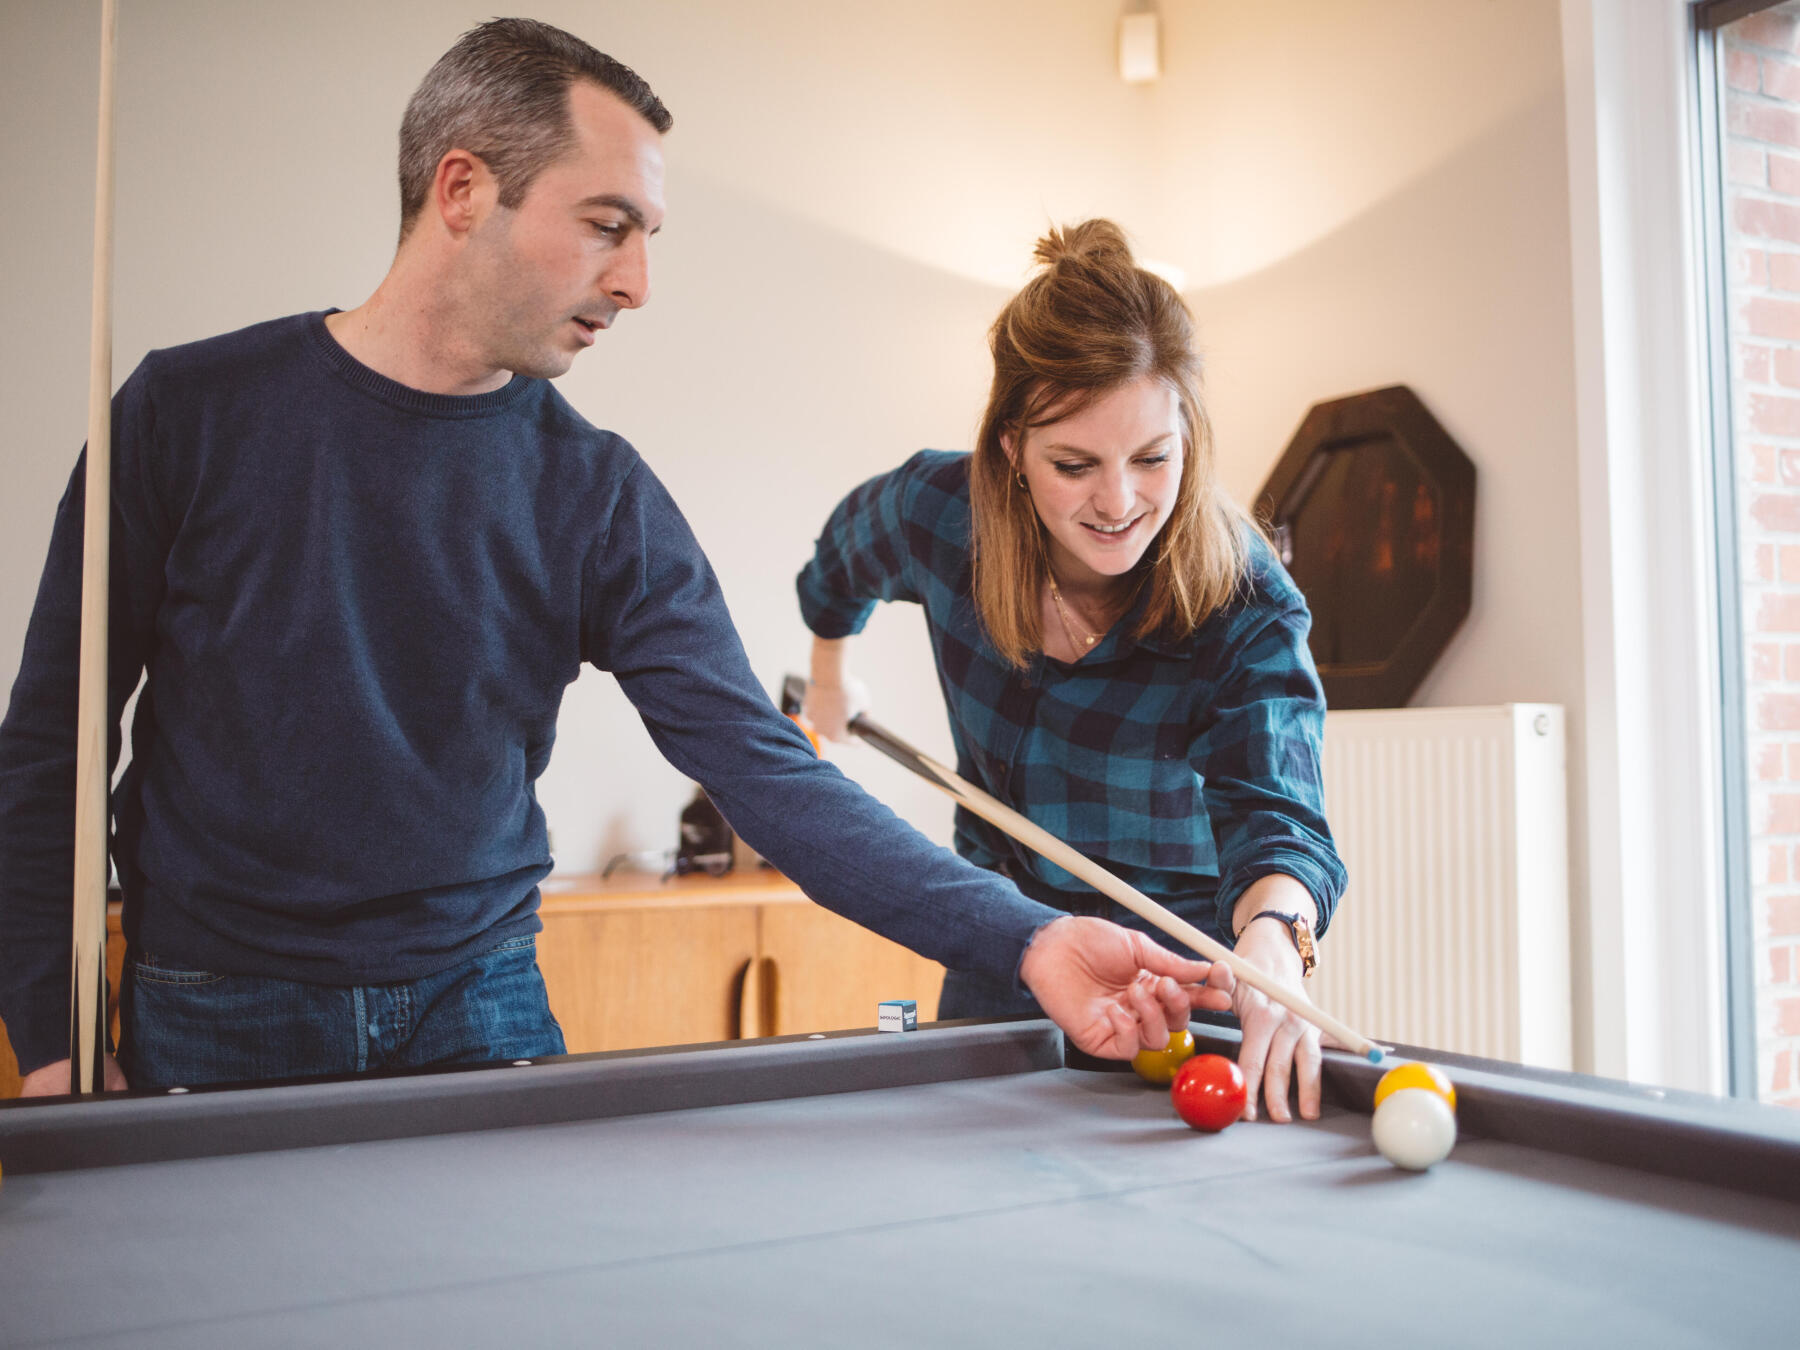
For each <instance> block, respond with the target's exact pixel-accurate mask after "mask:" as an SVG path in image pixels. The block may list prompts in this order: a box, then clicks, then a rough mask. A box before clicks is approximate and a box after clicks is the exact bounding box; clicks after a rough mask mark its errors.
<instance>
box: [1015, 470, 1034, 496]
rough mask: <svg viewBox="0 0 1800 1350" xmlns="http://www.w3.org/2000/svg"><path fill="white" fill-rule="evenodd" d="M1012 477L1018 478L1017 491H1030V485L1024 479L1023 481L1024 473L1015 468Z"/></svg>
mask: <svg viewBox="0 0 1800 1350" xmlns="http://www.w3.org/2000/svg"><path fill="white" fill-rule="evenodd" d="M1013 477H1014V478H1016V479H1018V480H1019V491H1021V492H1030V491H1031V487H1030V485H1029V484H1027V483H1026V481H1025V475H1024V474H1022V473H1020V472H1018V471H1017V470H1015V471H1014V472H1013Z"/></svg>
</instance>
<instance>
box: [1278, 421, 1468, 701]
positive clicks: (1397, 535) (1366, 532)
mask: <svg viewBox="0 0 1800 1350" xmlns="http://www.w3.org/2000/svg"><path fill="white" fill-rule="evenodd" d="M1257 515H1258V517H1259V518H1260V519H1261V520H1262V521H1263V522H1264V524H1265V525H1266V526H1267V527H1268V528H1269V532H1270V534H1271V535H1272V536H1273V538H1274V540H1275V546H1276V550H1277V552H1278V553H1279V554H1280V556H1281V561H1282V563H1283V564H1284V565H1285V566H1286V567H1287V569H1288V571H1289V572H1290V573H1291V574H1292V576H1293V578H1294V582H1295V584H1296V585H1298V586H1299V587H1300V591H1301V593H1302V594H1303V595H1305V596H1306V601H1307V604H1308V605H1309V606H1310V607H1311V609H1312V636H1311V639H1310V641H1311V646H1312V654H1313V660H1314V661H1315V662H1316V663H1317V664H1318V667H1319V677H1320V679H1321V680H1323V682H1324V684H1325V697H1326V701H1327V703H1328V704H1329V705H1330V706H1331V707H1333V708H1399V707H1404V706H1405V705H1406V703H1407V701H1408V700H1409V699H1411V698H1412V696H1413V694H1414V693H1415V692H1416V691H1417V690H1418V687H1419V685H1420V684H1421V683H1423V682H1424V679H1425V676H1426V675H1427V674H1429V673H1430V671H1431V668H1432V666H1433V665H1435V664H1436V663H1437V660H1438V658H1439V657H1440V656H1442V655H1443V652H1444V648H1445V647H1447V646H1448V645H1449V644H1450V639H1451V638H1452V637H1454V636H1455V634H1456V630H1457V629H1458V628H1459V627H1461V626H1462V622H1463V620H1464V619H1465V618H1467V617H1468V614H1469V605H1470V601H1471V598H1472V595H1473V582H1474V543H1475V465H1474V463H1473V462H1472V461H1471V460H1470V459H1469V457H1468V456H1467V455H1465V454H1464V453H1463V452H1462V449H1461V447H1460V446H1458V445H1457V444H1456V442H1455V441H1453V440H1452V439H1451V438H1450V435H1449V433H1448V432H1446V431H1445V430H1444V428H1443V427H1442V426H1441V425H1439V423H1438V420H1437V419H1436V418H1435V417H1433V416H1432V415H1431V413H1430V411H1429V410H1427V408H1426V407H1425V405H1424V404H1423V403H1421V402H1420V401H1419V398H1418V395H1416V394H1414V393H1413V391H1412V390H1411V389H1408V388H1407V387H1406V386H1405V385H1393V386H1391V387H1389V388H1386V389H1376V390H1372V391H1371V392H1369V393H1366V394H1353V395H1351V396H1350V397H1349V398H1340V399H1333V400H1332V401H1330V402H1328V403H1317V404H1314V405H1313V407H1312V408H1311V409H1310V410H1308V412H1307V414H1306V417H1305V419H1304V420H1303V421H1302V422H1301V423H1300V429H1299V430H1298V431H1296V432H1295V433H1294V439H1293V440H1292V441H1291V442H1290V443H1289V444H1288V448H1287V450H1286V451H1285V452H1284V453H1283V454H1282V456H1281V459H1280V462H1278V463H1277V464H1276V466H1275V469H1274V471H1273V472H1272V473H1271V474H1270V475H1269V479H1268V481H1267V482H1266V483H1264V484H1263V489H1262V493H1261V494H1260V496H1259V497H1258V499H1257Z"/></svg>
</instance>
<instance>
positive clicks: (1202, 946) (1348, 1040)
mask: <svg viewBox="0 0 1800 1350" xmlns="http://www.w3.org/2000/svg"><path fill="white" fill-rule="evenodd" d="M850 730H852V731H854V732H855V733H856V734H857V735H858V736H861V737H862V738H863V740H865V741H867V742H868V743H869V744H870V745H872V746H874V747H875V748H876V749H877V750H879V751H881V753H882V754H884V755H886V756H887V757H888V758H889V759H891V760H893V761H894V762H895V763H897V764H900V765H902V766H904V767H905V768H908V769H911V770H912V771H913V772H914V773H916V774H918V775H919V777H921V778H923V779H924V780H925V781H926V782H928V783H930V784H932V785H933V786H934V787H938V788H941V789H942V790H943V791H945V792H947V793H949V794H950V795H951V796H952V797H954V798H955V799H956V800H957V801H958V802H960V803H961V804H962V805H964V806H966V807H968V808H969V810H971V811H973V812H974V813H975V814H976V815H978V816H980V817H981V818H982V819H983V820H985V821H987V822H988V823H989V824H991V825H994V826H996V827H997V828H999V829H1002V830H1005V831H1006V833H1007V834H1009V835H1011V836H1012V837H1013V838H1014V839H1017V840H1018V841H1019V842H1020V843H1021V844H1024V845H1025V846H1026V847H1027V848H1031V849H1035V850H1036V851H1037V852H1039V853H1041V854H1043V855H1044V857H1046V858H1048V859H1049V860H1050V861H1051V862H1053V863H1055V864H1056V865H1057V866H1058V867H1060V868H1062V869H1063V870H1064V871H1065V872H1069V873H1071V874H1073V875H1074V876H1077V877H1079V878H1080V879H1081V880H1083V881H1085V882H1087V884H1088V885H1090V886H1092V887H1093V888H1094V889H1095V890H1097V891H1099V892H1100V893H1101V894H1102V895H1104V896H1106V897H1108V898H1109V899H1112V900H1116V901H1118V902H1119V903H1120V904H1121V905H1123V906H1125V908H1126V909H1128V910H1130V911H1131V912H1132V913H1133V914H1135V915H1137V916H1138V917H1139V918H1140V919H1143V920H1144V921H1145V922H1147V923H1151V924H1154V925H1156V927H1158V928H1160V929H1162V931H1163V932H1165V933H1167V934H1168V935H1169V936H1170V937H1172V938H1174V939H1176V940H1177V941H1179V942H1185V943H1187V945H1188V946H1189V947H1192V948H1193V949H1194V950H1195V951H1197V952H1199V953H1200V954H1201V955H1202V956H1204V957H1205V958H1206V959H1207V960H1209V961H1220V962H1223V963H1224V964H1225V965H1228V966H1230V967H1231V970H1232V973H1233V974H1234V975H1236V976H1237V978H1238V979H1240V980H1242V981H1243V982H1244V983H1245V984H1247V985H1249V986H1250V987H1251V988H1253V989H1255V990H1257V991H1258V992H1259V993H1261V994H1263V995H1264V996H1265V997H1267V998H1270V999H1273V1000H1274V1001H1275V1002H1276V1003H1279V1004H1281V1006H1282V1007H1284V1008H1286V1009H1287V1010H1288V1011H1289V1012H1291V1013H1293V1014H1294V1015H1295V1016H1296V1017H1301V1018H1304V1019H1305V1020H1306V1021H1308V1022H1310V1023H1312V1024H1313V1025H1314V1026H1315V1027H1317V1028H1319V1030H1320V1031H1323V1032H1324V1033H1326V1034H1327V1035H1328V1036H1330V1037H1331V1038H1332V1039H1334V1040H1335V1041H1337V1043H1338V1044H1339V1045H1341V1046H1343V1047H1344V1048H1345V1049H1346V1050H1350V1051H1354V1052H1355V1053H1356V1054H1359V1055H1362V1056H1363V1057H1364V1058H1366V1059H1367V1060H1368V1061H1369V1062H1370V1063H1371V1064H1378V1063H1380V1062H1381V1059H1382V1056H1383V1055H1384V1054H1385V1051H1383V1049H1382V1048H1381V1047H1380V1046H1379V1045H1376V1044H1375V1043H1374V1042H1373V1041H1371V1040H1370V1039H1369V1038H1368V1037H1367V1036H1364V1035H1361V1034H1360V1033H1358V1032H1356V1031H1352V1030H1351V1029H1350V1028H1349V1027H1348V1026H1346V1025H1344V1023H1342V1022H1340V1021H1338V1019H1337V1018H1335V1017H1333V1016H1332V1015H1331V1014H1330V1013H1328V1012H1326V1011H1324V1010H1323V1009H1322V1008H1320V1007H1318V1006H1317V1005H1316V1004H1314V1003H1312V1002H1310V1001H1308V1000H1307V999H1305V998H1302V997H1300V996H1299V995H1298V994H1296V993H1294V992H1293V991H1292V990H1290V989H1287V988H1286V987H1284V986H1283V985H1281V984H1280V983H1278V982H1277V981H1275V980H1272V979H1270V978H1269V977H1268V976H1267V975H1265V974H1264V973H1263V972H1262V971H1260V970H1258V969H1257V968H1256V967H1255V966H1253V965H1251V964H1250V963H1249V962H1248V961H1245V960H1243V959H1241V958H1240V957H1239V956H1238V955H1237V954H1236V953H1235V952H1233V951H1231V949H1230V948H1228V947H1226V946H1225V945H1224V944H1223V943H1220V942H1218V941H1216V940H1215V939H1213V938H1210V937H1208V936H1207V935H1206V934H1205V933H1202V932H1201V931H1200V930H1199V929H1198V928H1196V927H1194V925H1193V924H1191V923H1189V922H1188V921H1187V920H1186V919H1183V918H1181V917H1179V916H1178V915H1175V914H1171V913H1170V912H1169V911H1168V910H1167V909H1165V908H1163V907H1162V906H1161V905H1159V904H1157V903H1156V901H1154V900H1152V899H1151V898H1150V897H1149V896H1147V895H1145V894H1144V893H1143V892H1142V891H1140V890H1138V889H1137V888H1136V887H1134V886H1131V885H1128V884H1127V883H1125V882H1123V881H1121V880H1119V878H1117V877H1115V876H1114V875H1113V874H1112V873H1111V872H1108V871H1107V870H1106V869H1105V868H1104V867H1102V866H1100V865H1099V864H1098V863H1096V862H1094V861H1093V860H1092V859H1090V858H1087V857H1085V856H1083V855H1082V854H1080V853H1077V852H1076V851H1075V850H1074V849H1073V848H1071V847H1070V846H1069V845H1068V844H1065V843H1064V842H1063V841H1062V840H1060V839H1058V838H1057V837H1056V836H1055V835H1053V834H1051V833H1050V832H1049V831H1048V830H1046V829H1045V828H1044V827H1043V826H1041V825H1036V824H1033V823H1032V822H1031V821H1030V820H1027V819H1026V818H1025V817H1024V816H1022V815H1020V814H1019V813H1018V812H1017V811H1015V810H1013V809H1012V808H1011V807H1010V806H1007V805H1006V804H1005V803H1004V802H1000V801H996V800H995V799H994V798H993V797H990V796H989V795H988V794H987V793H985V792H983V791H982V790H981V789H980V788H978V787H976V786H975V785H974V784H973V783H971V782H969V781H968V780H967V779H965V778H960V777H958V776H957V775H956V774H954V773H952V772H951V771H950V770H949V769H946V768H945V767H944V766H943V765H942V764H939V763H938V762H937V761H936V760H934V759H932V758H931V757H930V756H929V755H924V754H921V753H920V752H919V751H917V750H915V749H913V748H912V747H911V746H910V745H908V744H907V743H906V742H905V741H903V740H901V739H900V738H899V737H898V736H896V735H894V734H893V732H891V731H888V730H886V729H885V728H883V727H881V726H878V725H877V724H875V723H874V722H871V721H870V720H869V719H868V718H867V717H858V718H857V719H856V720H855V721H853V722H851V723H850Z"/></svg>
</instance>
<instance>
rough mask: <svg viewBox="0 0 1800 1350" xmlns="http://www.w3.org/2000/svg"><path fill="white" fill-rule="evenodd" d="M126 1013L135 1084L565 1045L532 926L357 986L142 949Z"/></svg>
mask: <svg viewBox="0 0 1800 1350" xmlns="http://www.w3.org/2000/svg"><path fill="white" fill-rule="evenodd" d="M119 1021H120V1037H119V1067H120V1068H122V1069H123V1070H124V1071H125V1078H126V1081H127V1082H129V1083H130V1084H131V1086H132V1087H134V1088H145V1087H175V1086H198V1085H200V1084H202V1083H238V1082H252V1081H256V1080H265V1079H279V1078H304V1077H310V1076H313V1075H316V1074H350V1073H365V1072H367V1071H369V1070H371V1069H396V1068H418V1067H423V1066H425V1065H430V1064H480V1063H485V1062H487V1061H489V1060H511V1059H534V1058H537V1057H539V1056H542V1055H560V1054H563V1053H564V1049H563V1037H562V1029H561V1028H560V1027H558V1026H557V1024H556V1019H555V1018H554V1017H553V1016H551V1013H550V1001H549V998H548V997H547V995H546V994H545V992H544V978H543V976H542V975H541V974H540V973H539V972H538V967H537V943H536V939H535V938H533V937H532V936H530V935H527V936H525V937H520V938H514V939H512V940H511V941H510V942H503V943H501V944H500V945H499V946H498V947H495V948H494V949H493V950H491V951H488V952H484V953H482V954H481V955H480V956H477V957H475V958H474V959H472V960H469V961H465V962H463V963H462V964H461V965H457V966H452V967H450V969H448V970H441V971H439V972H438V973H437V974H435V975H427V976H425V977H424V978H423V979H418V980H407V981H404V982H402V983H399V984H370V985H353V986H342V985H324V984H303V983H301V982H299V981H297V980H280V979H274V978H271V977H268V976H262V975H215V974H212V973H210V972H208V971H203V970H176V969H171V968H170V967H169V966H168V965H166V964H164V963H163V962H160V961H158V960H157V958H156V957H155V956H154V955H152V954H149V953H142V954H140V953H136V952H132V953H128V954H127V957H126V961H125V977H124V980H123V988H122V990H121V995H120V1006H119Z"/></svg>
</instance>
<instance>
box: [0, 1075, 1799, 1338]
mask: <svg viewBox="0 0 1800 1350" xmlns="http://www.w3.org/2000/svg"><path fill="white" fill-rule="evenodd" d="M1796 1213H1797V1211H1796V1209H1795V1207H1794V1206H1792V1205H1791V1204H1785V1203H1780V1202H1776V1201H1773V1200H1762V1199H1758V1198H1757V1197H1754V1196H1750V1195H1743V1194H1737V1193H1733V1192H1729V1191H1724V1190H1718V1189H1714V1188H1711V1187H1707V1186H1703V1185H1699V1184H1697V1183H1692V1182H1684V1181H1678V1180H1669V1179H1663V1178H1658V1177H1653V1176H1647V1175H1645V1174H1643V1173H1639V1172H1635V1171H1626V1170H1623V1169H1619V1168H1613V1167H1608V1166H1605V1165H1601V1164H1595V1163H1591V1162H1583V1161H1578V1160H1573V1159H1567V1158H1560V1157H1555V1156H1550V1155H1546V1154H1543V1153H1542V1152H1539V1151H1536V1150H1527V1149H1523V1148H1520V1147H1518V1146H1516V1145H1512V1144H1506V1143H1498V1142H1493V1141H1488V1140H1483V1139H1469V1140H1466V1141H1465V1142H1464V1143H1463V1144H1461V1145H1460V1146H1459V1147H1458V1149H1457V1151H1456V1153H1455V1155H1454V1156H1453V1157H1452V1158H1451V1159H1450V1160H1449V1161H1448V1162H1447V1163H1445V1164H1442V1165H1440V1166H1439V1167H1437V1168H1435V1169H1433V1170H1432V1171H1431V1172H1429V1173H1426V1174H1424V1175H1411V1174H1404V1173H1400V1172H1397V1171H1396V1170H1394V1169H1392V1168H1391V1167H1389V1166H1388V1165H1387V1164H1386V1163H1385V1162H1383V1161H1382V1160H1381V1159H1380V1158H1379V1157H1377V1156H1376V1155H1375V1154H1374V1152H1373V1150H1372V1148H1371V1146H1370V1144H1369V1141H1368V1135H1367V1118H1366V1117H1364V1116H1361V1115H1357V1114H1354V1113H1348V1112H1333V1113H1329V1114H1328V1115H1327V1118H1326V1119H1325V1120H1324V1121H1322V1122H1320V1123H1319V1124H1317V1125H1311V1126H1303V1127H1296V1126H1279V1125H1273V1124H1268V1123H1245V1124H1239V1125H1236V1126H1234V1127H1232V1128H1231V1129H1230V1130H1228V1131H1226V1132H1225V1133H1224V1134H1222V1135H1217V1136H1206V1135H1200V1134H1196V1133H1194V1132H1192V1131H1189V1130H1187V1129H1186V1128H1185V1127H1184V1126H1182V1125H1181V1124H1180V1123H1179V1122H1178V1121H1176V1120H1175V1118H1174V1117H1173V1115H1172V1114H1171V1112H1170V1110H1169V1107H1168V1103H1167V1098H1166V1096H1165V1094H1163V1093H1161V1092H1157V1091H1155V1090H1152V1089H1148V1088H1146V1087H1145V1086H1144V1085H1143V1084H1141V1083H1139V1082H1137V1081H1136V1080H1135V1079H1134V1078H1131V1077H1128V1076H1121V1075H1109V1074H1090V1073H1081V1072H1078V1071H1073V1070H1067V1069H1058V1070H1052V1071H1047V1072H1039V1073H1032V1074H1026V1075H1019V1076H1013V1077H1008V1078H1004V1079H986V1080H974V1081H964V1082H947V1083H938V1084H930V1085H926V1086H915V1087H907V1088H900V1089H893V1090H882V1091H862V1092H853V1093H845V1094H841V1095H835V1096H829V1097H817V1098H797V1099H792V1100H782V1101H768V1102H755V1103H747V1104H742V1105H733V1106H723V1107H717V1108H711V1109H706V1110H695V1111H681V1112H668V1113H663V1114H657V1115H639V1116H628V1117H621V1118H615V1119H608V1120H600V1121H593V1122H586V1123H569V1124H556V1125H544V1126H529V1127H517V1128H508V1129H502V1130H492V1131H486V1132H482V1133H463V1134H447V1135H441V1136H433V1137H426V1138H418V1139H409V1140H396V1141H374V1142H365V1143H358V1144H351V1145H343V1146H336V1147H322V1148H305V1149H292V1150H287V1151H281V1152H268V1153H256V1154H246V1155H241V1156H233V1157H224V1158H217V1159H210V1160H204V1161H200V1160H196V1161H173V1162H158V1163H145V1164H138V1165H131V1166H121V1167H105V1168H95V1169H90V1170H83V1171H73V1172H66V1173H58V1174H46V1175H26V1176H19V1177H8V1178H7V1180H6V1182H5V1184H4V1186H0V1345H5V1346H8V1347H18V1348H19V1350H24V1347H29V1346H44V1345H79V1346H131V1347H162V1346H171V1347H172V1346H184V1347H187V1346H200V1347H207V1346H220V1347H226V1346H229V1347H244V1346H263V1345H281V1346H332V1347H344V1346H389V1347H401V1348H405V1347H415V1346H417V1347H444V1346H565V1345H571V1346H572V1345H616V1346H638V1345H641V1346H688V1345H692V1346H737V1345H743V1346H775V1345H780V1346H796V1347H797V1346H896V1347H901V1346H905V1347H930V1346H963V1345H968V1346H1014V1345H1038V1346H1094V1345H1112V1344H1128V1343H1129V1341H1130V1338H1132V1337H1138V1336H1146V1337H1148V1336H1154V1337H1156V1338H1158V1343H1159V1344H1169V1343H1171V1341H1170V1339H1169V1338H1171V1337H1180V1338H1181V1343H1183V1344H1193V1345H1202V1344H1208V1345H1210V1344H1234V1345H1331V1346H1381V1347H1391V1346H1395V1345H1459V1346H1489V1345H1492V1346H1501V1345H1505V1346H1517V1345H1531V1344H1538V1345H1635V1346H1656V1347H1661V1346H1669V1347H1675V1346H1742V1345H1767V1346H1777V1345H1785V1344H1791V1343H1792V1337H1793V1328H1794V1326H1795V1318H1796V1312H1795V1308H1794V1304H1793V1300H1792V1296H1791V1295H1790V1294H1789V1293H1788V1288H1789V1282H1790V1281H1792V1280H1793V1278H1794V1276H1795V1274H1796V1272H1800V1220H1797V1218H1796Z"/></svg>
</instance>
